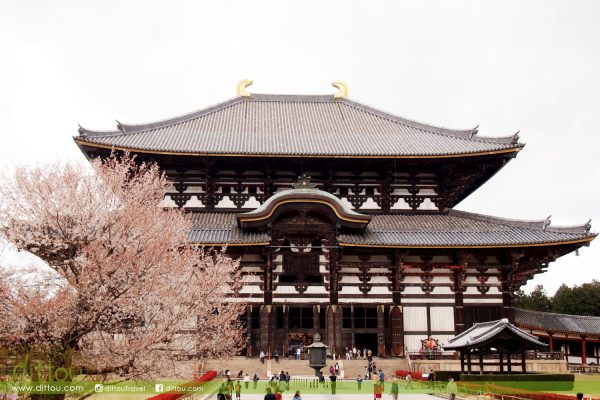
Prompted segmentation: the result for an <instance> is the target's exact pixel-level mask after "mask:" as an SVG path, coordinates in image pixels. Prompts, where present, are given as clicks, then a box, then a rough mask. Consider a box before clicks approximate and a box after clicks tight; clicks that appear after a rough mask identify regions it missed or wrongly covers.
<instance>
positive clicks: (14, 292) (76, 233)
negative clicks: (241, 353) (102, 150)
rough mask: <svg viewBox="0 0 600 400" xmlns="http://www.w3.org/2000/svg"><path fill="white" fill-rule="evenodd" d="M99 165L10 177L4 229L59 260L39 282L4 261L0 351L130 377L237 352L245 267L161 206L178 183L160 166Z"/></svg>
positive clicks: (0, 229)
mask: <svg viewBox="0 0 600 400" xmlns="http://www.w3.org/2000/svg"><path fill="white" fill-rule="evenodd" d="M92 167H93V168H91V169H90V168H89V166H87V165H62V164H55V165H49V166H44V167H36V168H20V169H18V170H17V171H16V174H15V177H14V179H2V180H0V182H1V183H0V199H2V201H3V204H0V235H1V236H3V237H4V238H6V239H7V240H8V241H9V242H10V243H12V245H14V246H15V247H16V248H17V249H19V250H24V251H28V252H30V253H32V254H34V255H36V256H37V257H39V258H40V259H41V260H43V261H44V262H46V263H47V265H48V266H49V269H48V271H49V273H48V274H47V275H46V276H44V277H42V278H41V279H40V277H39V276H38V277H37V279H38V282H40V283H39V284H35V285H33V284H31V279H28V277H27V276H24V275H23V274H22V273H20V272H19V271H15V270H14V269H12V268H11V267H12V266H10V265H4V266H1V265H0V348H2V347H4V348H12V349H17V350H19V349H20V350H22V351H33V352H35V356H36V357H39V358H41V359H43V360H44V361H50V362H52V364H53V366H54V368H57V367H62V368H77V366H81V367H84V368H85V369H86V370H87V371H91V372H92V373H97V374H104V375H105V374H116V375H117V376H120V377H123V378H144V377H145V378H150V377H153V376H154V377H156V376H162V377H167V376H176V374H177V372H178V370H179V372H183V371H181V369H180V368H178V366H179V363H180V361H179V360H181V359H183V358H190V357H197V356H198V355H199V354H204V355H209V356H216V357H218V356H222V355H227V354H231V353H235V352H236V351H237V349H238V348H239V346H240V342H241V339H242V326H241V324H240V323H239V316H240V314H241V312H242V311H243V308H242V307H243V306H242V305H241V303H239V302H236V301H230V300H231V298H232V297H233V296H235V293H236V290H237V289H239V287H240V276H239V263H238V262H237V261H235V260H232V259H231V258H229V257H227V256H226V255H225V254H224V253H223V252H222V251H205V250H204V249H201V248H197V247H195V246H193V245H191V244H190V243H188V241H187V234H188V232H189V230H190V228H191V222H190V220H189V218H186V216H185V213H184V212H182V211H181V210H177V209H163V208H161V207H159V206H158V204H159V203H160V201H161V200H162V199H163V197H164V193H165V190H166V189H167V186H168V182H167V181H166V179H165V177H164V176H163V175H162V174H161V173H160V171H159V170H158V167H157V166H156V165H147V164H137V163H136V162H134V160H133V159H132V158H130V157H128V156H125V157H123V158H121V159H118V158H116V157H110V158H109V159H107V160H105V161H99V160H96V161H93V162H92ZM2 267H4V268H2ZM188 373H189V371H188ZM109 376H110V375H109ZM113 376H114V375H113ZM35 378H43V376H42V377H32V379H35ZM62 397H63V396H54V398H62Z"/></svg>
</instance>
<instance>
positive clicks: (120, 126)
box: [79, 93, 519, 145]
mask: <svg viewBox="0 0 600 400" xmlns="http://www.w3.org/2000/svg"><path fill="white" fill-rule="evenodd" d="M245 101H249V102H291V103H294V102H298V103H301V102H304V103H338V104H344V105H346V106H349V107H354V108H355V109H358V110H360V111H363V112H367V113H370V114H372V115H375V116H378V117H381V118H385V119H388V120H390V121H393V122H396V123H400V124H402V125H406V126H410V127H413V128H416V129H420V130H424V131H427V132H430V133H434V134H438V135H444V136H451V137H456V138H460V139H464V140H469V141H477V142H486V143H497V144H513V145H518V144H519V142H518V133H517V134H514V135H510V136H501V137H492V136H478V131H479V129H478V128H479V126H476V127H474V128H471V129H451V128H445V127H440V126H434V125H430V124H425V123H422V122H418V121H414V120H411V119H407V118H404V117H400V116H398V115H395V114H392V113H390V112H387V111H383V110H381V109H378V108H375V107H371V106H368V105H365V104H362V103H359V102H357V101H354V100H351V99H349V98H335V97H334V95H331V94H327V95H312V94H308V95H301V94H299V95H293V94H261V93H252V95H251V96H237V97H234V98H232V99H229V100H226V101H223V102H220V103H217V104H214V105H212V106H209V107H206V108H203V109H200V110H196V111H192V112H190V113H185V114H182V115H179V116H176V117H171V118H165V119H161V120H158V121H155V122H150V123H143V124H127V123H122V122H119V121H117V130H109V131H100V130H90V129H86V128H83V127H81V126H80V128H79V134H80V136H95V137H97V136H104V137H110V136H120V135H126V134H130V133H139V132H144V131H149V130H153V129H157V128H162V127H167V126H172V125H176V124H179V123H182V122H185V121H189V120H193V119H196V118H201V117H204V116H206V115H209V114H211V113H213V112H217V111H221V110H224V109H226V108H228V107H231V106H233V105H235V104H238V103H241V102H245Z"/></svg>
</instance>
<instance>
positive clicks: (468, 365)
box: [467, 349, 471, 374]
mask: <svg viewBox="0 0 600 400" xmlns="http://www.w3.org/2000/svg"><path fill="white" fill-rule="evenodd" d="M467 372H468V373H469V374H470V373H471V350H469V349H467Z"/></svg>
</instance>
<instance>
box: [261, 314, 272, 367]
mask: <svg viewBox="0 0 600 400" xmlns="http://www.w3.org/2000/svg"><path fill="white" fill-rule="evenodd" d="M272 316H273V306H272V305H270V304H269V305H262V306H261V309H260V350H262V351H264V352H265V354H266V355H267V356H271V355H272V354H273V350H274V349H273V338H274V334H273V318H272Z"/></svg>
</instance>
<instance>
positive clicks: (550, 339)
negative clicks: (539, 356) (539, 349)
mask: <svg viewBox="0 0 600 400" xmlns="http://www.w3.org/2000/svg"><path fill="white" fill-rule="evenodd" d="M548 350H549V351H551V352H552V351H554V343H552V333H548Z"/></svg>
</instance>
